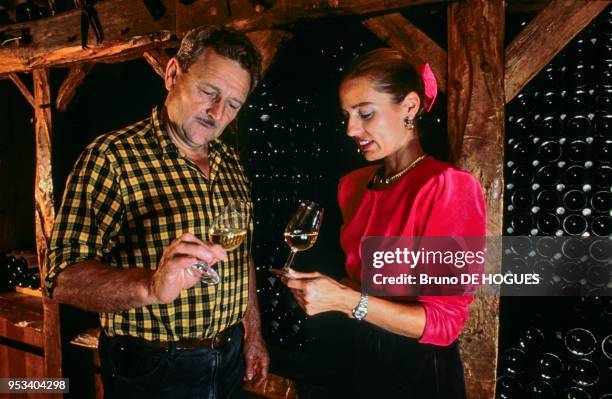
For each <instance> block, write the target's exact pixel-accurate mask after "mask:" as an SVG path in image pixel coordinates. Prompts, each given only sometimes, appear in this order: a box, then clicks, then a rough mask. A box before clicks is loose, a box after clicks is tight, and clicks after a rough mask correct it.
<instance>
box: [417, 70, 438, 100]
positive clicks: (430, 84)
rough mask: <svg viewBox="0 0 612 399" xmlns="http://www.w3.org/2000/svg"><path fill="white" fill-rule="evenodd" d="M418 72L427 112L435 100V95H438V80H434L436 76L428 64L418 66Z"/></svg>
mask: <svg viewBox="0 0 612 399" xmlns="http://www.w3.org/2000/svg"><path fill="white" fill-rule="evenodd" d="M418 72H419V75H420V76H421V80H422V81H423V91H424V94H425V98H424V99H423V105H425V109H426V110H427V111H428V112H429V110H431V107H432V106H433V103H434V101H436V96H437V95H438V82H437V81H436V76H435V75H434V73H433V71H432V70H431V67H430V66H429V64H423V65H421V66H419V71H418Z"/></svg>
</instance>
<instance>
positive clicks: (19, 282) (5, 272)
mask: <svg viewBox="0 0 612 399" xmlns="http://www.w3.org/2000/svg"><path fill="white" fill-rule="evenodd" d="M15 287H22V288H30V289H39V288H40V274H39V272H38V268H37V267H29V265H28V261H27V260H26V259H25V258H23V257H15V256H7V255H5V254H2V253H0V291H10V290H12V289H14V288H15Z"/></svg>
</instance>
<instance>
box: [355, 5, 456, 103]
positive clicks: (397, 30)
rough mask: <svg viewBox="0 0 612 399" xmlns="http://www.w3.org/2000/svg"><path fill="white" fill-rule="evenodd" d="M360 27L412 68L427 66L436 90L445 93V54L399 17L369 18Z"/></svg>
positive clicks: (393, 15) (388, 15)
mask: <svg viewBox="0 0 612 399" xmlns="http://www.w3.org/2000/svg"><path fill="white" fill-rule="evenodd" d="M363 25H364V26H365V27H366V28H368V29H369V30H370V31H371V32H372V33H374V34H375V35H376V36H378V37H379V38H380V39H381V40H382V41H384V42H385V43H387V44H388V45H389V46H390V47H393V48H395V49H397V50H400V51H401V52H403V53H405V54H406V55H407V56H408V59H409V60H410V62H411V63H412V66H413V67H415V68H416V67H418V66H419V65H422V64H425V63H429V66H430V67H431V69H432V70H433V72H434V74H435V75H436V78H437V80H438V90H440V91H442V92H446V69H447V61H446V50H444V49H443V48H442V47H440V46H439V45H438V43H436V42H435V41H433V40H432V39H431V38H430V37H429V36H427V34H426V33H424V32H423V31H421V30H420V29H419V28H417V27H416V26H414V25H413V24H412V23H411V22H410V21H408V20H407V19H406V18H404V17H403V16H402V15H401V14H387V15H383V16H380V17H374V18H369V19H366V20H365V21H363Z"/></svg>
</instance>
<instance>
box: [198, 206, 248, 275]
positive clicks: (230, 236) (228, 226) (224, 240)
mask: <svg viewBox="0 0 612 399" xmlns="http://www.w3.org/2000/svg"><path fill="white" fill-rule="evenodd" d="M247 227H248V218H247V203H246V202H245V201H241V200H230V201H229V202H228V203H227V205H226V206H225V207H224V208H223V211H222V212H221V213H220V214H218V215H217V217H216V218H215V219H214V220H213V223H212V225H211V226H210V229H209V230H208V239H209V240H210V242H212V243H214V244H219V245H221V246H222V247H223V248H225V250H226V251H232V250H234V249H236V248H238V247H239V246H240V244H242V242H243V241H244V239H245V238H246V235H247ZM193 267H195V268H196V269H198V270H200V271H201V272H202V282H203V283H204V284H206V285H215V284H219V281H220V280H221V279H220V278H219V273H217V271H216V270H215V269H213V268H212V267H211V266H210V265H208V264H206V263H205V262H202V261H198V262H196V263H195V264H194V265H193Z"/></svg>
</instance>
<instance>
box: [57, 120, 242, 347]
mask: <svg viewBox="0 0 612 399" xmlns="http://www.w3.org/2000/svg"><path fill="white" fill-rule="evenodd" d="M208 149H209V155H208V157H209V162H210V174H209V178H208V179H207V178H206V177H205V176H204V174H203V173H202V172H201V171H200V170H199V169H198V167H197V166H196V165H195V164H194V163H193V162H191V161H190V160H189V159H188V158H186V157H185V156H183V155H182V154H181V153H180V152H179V150H178V148H177V147H176V146H175V145H174V143H173V142H172V141H171V140H170V137H169V135H168V133H167V131H166V130H165V128H164V126H163V124H161V122H160V115H159V111H158V110H157V109H154V110H153V113H152V116H151V118H149V119H145V120H143V121H141V122H138V123H135V124H133V125H131V126H129V127H126V128H124V129H121V130H118V131H115V132H112V133H110V134H106V135H102V136H100V137H98V138H97V139H96V140H95V141H94V142H93V143H92V144H90V145H89V146H88V147H87V148H86V149H85V151H84V152H83V153H82V154H81V156H80V157H79V159H78V161H77V162H76V164H75V167H74V170H73V171H72V173H71V175H70V176H69V178H68V181H67V183H66V190H65V192H64V197H63V200H62V205H61V207H60V209H59V211H58V214H57V217H56V220H55V226H54V230H53V235H52V237H51V242H50V245H49V267H48V270H49V272H48V274H47V277H46V286H47V290H48V292H49V293H51V292H52V289H53V287H54V284H55V280H56V277H57V275H58V273H60V272H61V271H62V270H63V269H65V268H66V267H67V266H69V265H71V264H73V263H75V262H80V261H83V260H88V259H95V260H98V261H102V262H106V263H108V264H110V265H112V266H114V267H119V268H133V267H140V268H146V269H155V268H156V267H157V264H158V262H159V260H160V259H161V256H162V252H163V250H164V248H165V247H166V246H168V245H169V244H170V242H172V241H173V240H174V239H175V238H177V237H178V236H180V235H181V234H183V233H185V232H190V233H193V234H195V235H196V236H198V237H200V238H203V239H206V237H207V234H206V233H207V230H208V228H209V226H210V225H211V224H212V221H213V219H214V217H215V215H217V213H219V212H220V211H221V209H222V208H223V206H224V204H225V203H227V201H228V200H229V199H241V200H245V201H248V203H249V204H250V206H249V215H248V217H249V234H247V239H246V240H245V242H244V243H243V244H242V245H241V246H240V247H238V248H237V249H235V250H233V251H230V252H229V253H228V260H227V261H225V262H218V263H217V264H216V269H217V271H218V273H219V275H220V277H221V282H220V283H219V284H218V285H211V286H207V285H204V284H202V283H199V284H196V286H195V287H192V288H191V289H189V290H184V291H182V292H181V294H180V295H179V297H178V298H177V299H176V300H175V301H174V302H172V303H168V304H163V305H150V306H145V307H141V308H136V309H129V310H126V311H124V312H118V313H101V314H100V320H101V323H102V327H103V328H104V329H105V331H106V332H107V334H108V335H131V336H137V337H141V338H144V339H147V340H161V341H176V340H178V339H181V338H196V337H205V338H210V337H212V336H214V334H215V333H217V332H219V331H221V330H223V329H225V328H227V327H229V326H232V325H234V324H236V323H238V322H239V321H240V320H241V319H242V317H243V314H244V312H245V310H246V307H247V302H248V283H249V281H248V280H249V258H250V247H251V242H252V232H253V219H252V209H253V207H252V203H251V197H250V191H249V188H250V183H249V182H248V180H247V178H246V177H245V174H244V169H243V168H242V166H241V164H240V162H239V159H238V156H237V154H236V153H235V152H234V151H233V150H232V149H231V148H229V147H228V146H227V145H225V144H223V143H222V142H221V141H219V140H214V141H212V142H211V143H209V146H208ZM117 289H121V287H117Z"/></svg>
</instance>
